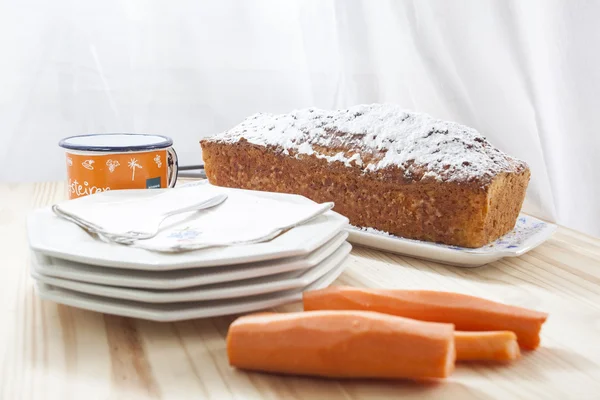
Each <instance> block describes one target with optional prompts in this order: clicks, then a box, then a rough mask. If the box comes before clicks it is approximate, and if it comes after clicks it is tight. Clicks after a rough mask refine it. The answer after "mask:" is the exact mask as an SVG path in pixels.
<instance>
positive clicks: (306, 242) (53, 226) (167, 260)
mask: <svg viewBox="0 0 600 400" xmlns="http://www.w3.org/2000/svg"><path fill="white" fill-rule="evenodd" d="M224 190H239V189H226V188H225V189H224ZM124 192H125V191H124ZM254 194H255V195H257V196H265V197H269V198H277V199H278V200H280V201H289V202H292V203H298V202H312V201H311V200H309V199H307V198H306V197H302V196H297V195H290V194H280V193H268V192H255V193H254ZM347 226H348V218H346V217H343V216H341V215H340V214H338V213H335V212H333V211H328V212H327V213H325V214H323V215H320V216H319V217H317V218H315V219H313V220H312V221H310V222H308V223H306V224H303V225H301V226H298V227H296V228H293V229H290V230H289V231H287V232H285V233H283V234H281V235H279V236H277V237H276V238H275V239H273V240H271V241H268V242H263V243H257V244H247V245H237V246H226V247H214V248H208V249H202V250H197V251H188V252H182V253H175V254H172V253H160V252H152V251H148V250H145V249H140V248H135V247H129V246H124V245H119V244H114V243H105V242H101V241H99V240H97V239H94V238H93V237H92V236H91V235H89V234H88V233H86V232H85V231H84V230H83V229H81V228H79V227H78V226H76V225H75V224H73V223H71V222H68V221H65V220H64V219H62V218H59V217H57V216H56V215H55V214H54V213H53V212H52V210H51V208H50V207H48V208H43V209H39V210H36V211H34V212H33V213H32V214H31V215H30V216H29V218H28V220H27V230H28V235H29V245H30V247H31V248H32V249H33V250H34V251H36V252H38V253H41V254H44V255H46V256H50V257H56V258H62V259H65V260H69V261H75V262H80V263H84V264H91V265H98V266H103V267H115V268H127V269H140V270H145V271H167V270H176V269H185V268H200V267H215V266H220V265H232V264H242V263H249V262H256V261H265V260H273V259H280V258H285V257H297V256H303V255H307V254H309V253H311V252H313V251H314V250H316V249H317V248H319V247H320V246H322V245H324V244H325V243H327V242H328V241H329V240H331V239H332V238H333V237H334V236H335V235H337V234H338V233H339V232H340V231H342V230H344V229H345V228H346V227H347Z"/></svg>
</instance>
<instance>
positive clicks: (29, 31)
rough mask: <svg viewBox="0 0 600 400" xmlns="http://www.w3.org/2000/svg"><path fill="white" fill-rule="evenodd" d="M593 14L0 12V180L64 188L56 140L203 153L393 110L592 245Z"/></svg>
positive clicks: (596, 37)
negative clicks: (509, 163) (502, 170)
mask: <svg viewBox="0 0 600 400" xmlns="http://www.w3.org/2000/svg"><path fill="white" fill-rule="evenodd" d="M598 15H600V2H589V1H570V0H562V1H558V0H554V1H552V0H539V1H535V0H528V1H520V0H512V1H509V0H498V1H491V0H490V1H484V0H470V1H469V0H462V1H457V0H453V1H446V0H437V1H434V0H431V1H425V0H413V1H409V0H406V1H399V0H389V1H386V0H364V1H349V0H339V1H334V0H306V1H300V0H298V1H292V0H270V1H268V0H265V1H243V0H240V1H233V0H227V1H223V0H221V1H216V0H215V1H205V2H200V1H195V0H189V1H181V0H179V1H178V0H174V1H160V0H156V1H146V0H103V1H100V0H98V1H74V0H54V1H51V2H47V1H43V0H21V1H18V2H17V1H14V2H10V1H9V0H4V1H3V2H2V1H0V54H1V55H2V58H1V61H0V132H1V133H0V134H1V135H2V146H1V147H0V156H1V157H0V180H2V181H41V180H49V179H54V180H55V179H62V178H63V177H64V162H63V156H62V152H61V150H60V149H59V148H58V147H57V145H56V144H57V141H58V140H59V139H60V138H61V137H64V136H69V135H74V134H80V133H94V132H140V133H141V132H147V133H157V134H165V135H168V136H171V137H173V138H174V140H175V145H176V149H177V151H178V152H179V154H180V157H181V161H182V163H184V164H197V163H199V162H200V161H201V155H200V150H199V145H198V140H199V139H200V138H201V137H202V136H204V135H209V134H212V133H214V132H218V131H221V130H224V129H227V128H229V127H231V126H233V125H234V124H236V123H238V122H240V121H241V120H242V119H243V118H244V117H246V116H247V115H249V114H251V113H253V112H257V111H271V112H286V111H290V110H292V109H294V108H300V107H307V106H312V105H315V106H318V107H325V108H333V107H346V106H349V105H352V104H356V103H368V102H394V103H398V104H401V105H402V106H404V107H406V108H410V109H415V110H419V111H423V112H428V113H430V114H433V115H435V116H438V117H441V118H446V119H451V120H456V121H458V122H461V123H464V124H467V125H471V126H473V127H475V128H476V129H478V130H480V131H481V132H482V133H484V134H485V135H486V136H487V137H488V138H489V139H490V141H491V142H492V143H494V144H495V145H497V146H498V147H500V148H501V149H503V150H504V151H506V152H508V153H510V154H512V155H514V156H516V157H519V158H521V159H524V160H526V161H527V162H528V163H529V164H530V166H531V169H532V174H533V177H532V181H531V184H530V189H529V191H528V197H527V204H526V206H525V208H526V211H529V212H531V213H533V214H535V215H538V216H541V217H544V218H547V219H550V220H557V221H558V222H560V223H562V224H564V225H567V226H570V227H573V228H575V229H579V230H583V231H585V232H588V233H590V234H593V235H598V236H600V208H599V207H598V203H599V202H600V167H599V166H598V159H597V155H596V154H597V153H598V152H599V151H600V134H599V133H598V132H597V127H598V126H600V124H599V122H600V121H599V119H600V112H599V111H598V109H599V107H600V101H598V100H597V99H598V93H599V92H600V55H599V53H598V52H597V49H598V48H599V47H598V45H599V44H600V28H598V27H597V24H598V22H597V16H598Z"/></svg>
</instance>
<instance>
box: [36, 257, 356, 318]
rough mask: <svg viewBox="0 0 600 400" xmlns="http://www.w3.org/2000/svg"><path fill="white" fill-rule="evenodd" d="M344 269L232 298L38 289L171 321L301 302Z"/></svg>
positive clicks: (79, 303) (57, 298)
mask: <svg viewBox="0 0 600 400" xmlns="http://www.w3.org/2000/svg"><path fill="white" fill-rule="evenodd" d="M343 270H344V262H342V263H341V264H340V265H338V266H337V267H336V268H334V269H333V270H331V271H330V272H329V273H328V274H326V275H325V276H323V277H321V278H320V279H318V280H317V281H315V282H313V283H312V284H310V285H308V286H306V287H304V288H302V289H295V290H288V291H285V292H277V293H270V294H265V295H258V296H250V297H240V298H236V299H229V300H213V301H199V302H192V303H167V304H146V303H140V302H136V301H128V300H117V299H110V298H107V297H102V296H94V295H90V294H83V293H78V292H75V291H72V290H68V289H61V288H58V287H55V286H52V285H47V284H44V283H41V282H39V283H36V290H37V293H38V295H39V296H40V297H41V298H42V299H45V300H51V301H54V302H56V303H60V304H66V305H69V306H72V307H77V308H83V309H86V310H91V311H97V312H101V313H106V314H114V315H121V316H124V317H133V318H141V319H148V320H153V321H161V322H171V321H182V320H188V319H196V318H208V317H217V316H222V315H231V314H241V313H248V312H252V311H258V310H265V309H269V308H272V307H276V306H280V305H283V304H288V303H294V302H297V301H302V292H303V291H306V290H316V289H322V288H325V287H327V286H329V285H331V283H332V282H333V281H335V280H336V279H337V277H338V276H339V275H340V274H341V273H342V272H343Z"/></svg>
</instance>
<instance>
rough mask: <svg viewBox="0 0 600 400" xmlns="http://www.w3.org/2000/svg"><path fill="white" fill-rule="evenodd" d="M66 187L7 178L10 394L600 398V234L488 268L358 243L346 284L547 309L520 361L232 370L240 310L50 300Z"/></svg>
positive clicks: (2, 208) (570, 238)
mask: <svg viewBox="0 0 600 400" xmlns="http://www.w3.org/2000/svg"><path fill="white" fill-rule="evenodd" d="M64 196H65V186H64V184H62V183H48V182H45V183H38V184H2V185H0V241H1V243H2V260H3V263H2V275H1V279H0V286H1V289H0V298H1V301H0V316H1V317H2V319H1V321H2V322H1V323H0V398H1V399H38V398H40V399H86V400H91V399H136V398H157V399H162V398H175V399H185V398H194V399H204V398H210V399H219V400H220V399H228V398H237V399H263V398H264V399H283V398H285V399H307V398H315V399H363V398H364V399H379V398H382V399H383V398H392V397H394V398H403V399H440V398H443V399H461V400H462V399H538V398H539V399H578V400H579V399H597V398H600V339H599V337H600V240H599V239H596V238H592V237H589V236H586V235H583V234H581V233H578V232H575V231H572V230H568V229H565V228H560V229H559V230H558V231H557V233H556V234H555V235H554V237H553V238H552V239H550V240H549V241H548V242H546V243H545V244H543V245H542V246H540V247H539V248H537V249H535V250H533V251H531V252H529V253H528V254H525V255H524V256H522V257H520V258H507V259H503V260H500V261H497V262H494V263H492V264H489V265H486V266H484V267H480V268H474V269H463V268H456V267H448V266H443V265H440V264H437V263H434V262H428V261H422V260H417V259H413V258H410V257H403V256H399V255H394V254H389V253H382V252H379V251H375V250H371V249H366V248H359V247H355V249H354V250H353V251H352V255H351V256H350V258H349V259H348V260H347V269H346V271H345V272H344V274H342V276H341V277H340V278H339V279H338V280H337V282H336V283H335V284H337V285H342V284H343V285H353V286H365V287H388V288H420V289H440V290H449V291H458V292H462V293H467V294H472V295H477V296H483V297H487V298H490V299H494V300H498V301H503V302H507V303H511V304H517V305H522V306H525V307H531V308H535V309H539V310H543V311H547V312H549V313H550V318H549V319H548V322H547V323H546V324H545V326H544V329H543V333H542V347H541V348H540V349H539V350H538V351H536V352H533V353H526V354H524V357H523V358H522V359H521V360H519V361H518V362H516V363H514V364H512V365H510V366H498V365H486V364H461V365H459V366H458V367H457V370H456V372H455V373H454V374H453V375H452V377H451V378H450V379H449V380H448V381H446V382H442V383H430V384H417V383H409V382H368V381H341V380H340V381H336V380H324V379H312V378H300V377H283V376H276V375H266V374H258V373H247V372H242V371H237V370H234V369H232V368H230V367H229V365H228V363H227V357H226V353H225V342H224V338H225V335H226V333H227V327H228V325H229V323H230V322H231V321H232V320H233V319H234V317H233V316H232V317H223V318H212V319H203V320H194V321H186V322H180V323H171V324H168V323H156V322H149V321H143V320H136V319H130V318H123V317H116V316H110V315H102V314H98V313H94V312H90V311H85V310H80V309H75V308H72V307H67V306H63V305H57V304H54V303H52V302H48V301H41V300H40V299H39V298H38V297H37V296H36V294H35V292H34V288H33V282H32V279H31V278H30V276H29V250H28V245H27V236H26V217H27V214H28V213H29V212H30V211H31V210H33V209H35V208H37V207H41V206H44V205H48V204H52V203H53V202H55V201H58V200H62V199H63V198H64ZM299 309H300V306H299V305H298V304H293V305H287V306H283V307H280V310H281V311H286V310H287V311H289V310H299Z"/></svg>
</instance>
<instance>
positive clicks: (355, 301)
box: [303, 286, 548, 349]
mask: <svg viewBox="0 0 600 400" xmlns="http://www.w3.org/2000/svg"><path fill="white" fill-rule="evenodd" d="M303 303H304V310H306V311H311V310H363V311H378V312H382V313H386V314H392V315H397V316H401V317H406V318H414V319H418V320H421V321H431V322H445V323H452V324H454V326H455V328H456V330H460V331H512V332H514V333H515V334H516V335H517V340H518V343H519V345H520V346H521V347H523V348H524V349H535V348H536V347H538V346H539V344H540V330H541V329H542V324H543V323H544V322H545V321H546V318H547V317H548V314H546V313H543V312H538V311H534V310H529V309H526V308H521V307H515V306H509V305H506V304H501V303H496V302H493V301H490V300H485V299H482V298H479V297H474V296H468V295H464V294H459V293H449V292H436V291H427V290H385V289H359V288H352V287H339V286H338V287H329V288H326V289H321V290H314V291H307V292H304V294H303Z"/></svg>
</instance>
